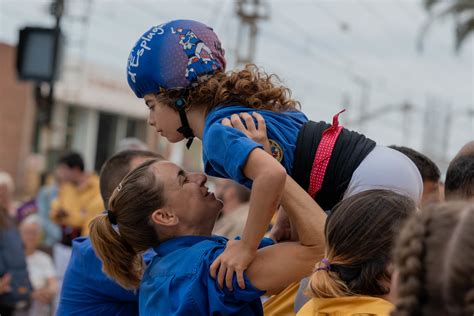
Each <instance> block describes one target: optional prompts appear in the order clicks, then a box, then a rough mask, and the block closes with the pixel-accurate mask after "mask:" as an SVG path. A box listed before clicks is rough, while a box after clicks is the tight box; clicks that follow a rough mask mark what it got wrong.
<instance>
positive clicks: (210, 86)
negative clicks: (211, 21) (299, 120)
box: [157, 65, 300, 113]
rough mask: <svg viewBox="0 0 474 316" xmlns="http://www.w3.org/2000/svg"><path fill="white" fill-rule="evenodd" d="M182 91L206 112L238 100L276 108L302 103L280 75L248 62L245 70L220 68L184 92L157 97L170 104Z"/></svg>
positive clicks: (256, 106)
mask: <svg viewBox="0 0 474 316" xmlns="http://www.w3.org/2000/svg"><path fill="white" fill-rule="evenodd" d="M183 94H184V98H185V100H186V105H187V106H188V107H205V112H206V113H209V111H211V110H212V109H214V108H215V107H218V106H223V105H224V106H225V105H237V104H238V105H243V106H246V107H250V108H254V109H260V110H268V111H273V112H284V111H288V110H294V109H298V108H299V107H300V103H299V102H298V101H295V100H293V99H292V98H291V91H290V89H288V88H287V87H285V86H283V85H282V83H281V81H280V79H279V78H278V76H277V75H275V74H271V75H269V74H267V73H266V72H265V71H263V70H262V69H259V68H258V67H257V66H255V65H247V66H246V67H245V68H244V69H243V70H234V71H229V72H217V73H215V74H214V75H212V76H211V77H210V78H209V79H208V80H207V81H205V82H202V83H200V84H199V85H197V86H196V87H192V88H190V89H187V90H185V91H184V93H183V91H179V90H168V91H165V92H162V93H160V94H159V95H158V96H157V97H158V98H160V100H161V101H163V102H165V103H167V104H168V105H170V106H171V105H173V104H175V102H176V100H177V99H178V98H179V97H182V96H183Z"/></svg>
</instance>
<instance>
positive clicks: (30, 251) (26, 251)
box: [25, 248, 35, 256]
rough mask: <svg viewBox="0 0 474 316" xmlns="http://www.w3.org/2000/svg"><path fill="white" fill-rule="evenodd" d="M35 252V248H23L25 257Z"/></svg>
mask: <svg viewBox="0 0 474 316" xmlns="http://www.w3.org/2000/svg"><path fill="white" fill-rule="evenodd" d="M34 252H35V248H25V255H27V256H31V255H32V254H33V253H34Z"/></svg>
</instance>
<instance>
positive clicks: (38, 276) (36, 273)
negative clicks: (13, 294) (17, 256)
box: [26, 250, 56, 290]
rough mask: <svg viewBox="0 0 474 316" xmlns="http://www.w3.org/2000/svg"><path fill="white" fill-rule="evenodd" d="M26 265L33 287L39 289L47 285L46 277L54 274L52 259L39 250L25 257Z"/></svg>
mask: <svg viewBox="0 0 474 316" xmlns="http://www.w3.org/2000/svg"><path fill="white" fill-rule="evenodd" d="M26 265H27V268H28V274H29V276H30V281H31V285H32V286H33V289H35V290H37V289H41V288H43V287H45V286H46V285H47V282H48V279H49V278H51V277H54V276H56V271H55V268H54V264H53V260H52V259H51V257H50V256H49V255H48V254H46V253H44V252H42V251H39V250H36V251H35V252H34V253H33V254H31V255H29V256H27V257H26Z"/></svg>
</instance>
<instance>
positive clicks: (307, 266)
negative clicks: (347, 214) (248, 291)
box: [246, 176, 326, 294]
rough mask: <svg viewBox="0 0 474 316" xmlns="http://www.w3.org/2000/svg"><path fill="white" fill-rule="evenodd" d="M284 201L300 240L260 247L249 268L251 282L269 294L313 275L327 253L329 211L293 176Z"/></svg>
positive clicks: (284, 194)
mask: <svg viewBox="0 0 474 316" xmlns="http://www.w3.org/2000/svg"><path fill="white" fill-rule="evenodd" d="M282 204H283V207H284V208H285V210H286V211H287V214H288V216H289V217H290V221H291V223H292V225H294V226H295V228H296V230H297V231H298V234H299V238H300V240H299V242H287V243H280V244H277V245H274V246H270V247H266V248H263V249H261V250H259V251H258V252H257V255H256V258H255V259H254V260H253V261H252V263H251V264H250V266H249V268H248V269H247V271H246V274H247V276H248V278H249V279H250V282H251V283H252V284H253V285H254V286H255V287H257V288H258V289H261V290H264V291H267V293H269V294H275V293H279V292H280V291H281V290H283V289H284V288H285V287H287V286H288V285H289V284H290V283H292V282H295V281H298V280H300V279H302V278H303V277H305V276H308V275H310V274H311V272H312V270H313V268H314V264H315V263H316V262H318V261H319V260H321V259H322V258H323V256H324V246H325V239H324V224H325V220H326V214H325V213H324V211H323V210H322V209H321V208H320V207H319V205H318V204H317V203H316V202H315V201H314V200H313V199H312V198H311V197H310V196H309V195H308V194H307V193H306V192H305V191H304V190H303V189H302V188H301V187H300V186H299V185H298V184H297V183H296V182H295V181H294V180H293V179H292V178H291V177H289V176H287V178H286V185H285V190H284V193H283V197H282Z"/></svg>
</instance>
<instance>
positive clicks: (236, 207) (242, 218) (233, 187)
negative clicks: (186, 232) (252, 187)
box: [212, 179, 250, 239]
mask: <svg viewBox="0 0 474 316" xmlns="http://www.w3.org/2000/svg"><path fill="white" fill-rule="evenodd" d="M216 184H217V187H216V193H217V197H218V198H219V199H221V200H222V202H224V206H223V207H222V212H221V215H220V217H219V218H218V219H217V222H216V226H214V230H213V232H212V233H213V234H214V235H220V236H224V237H227V238H229V239H235V237H237V236H240V235H242V231H243V229H244V227H245V222H246V221H247V215H248V212H249V200H250V191H249V190H248V189H247V188H246V187H244V186H242V185H240V184H238V183H236V182H234V181H231V180H228V179H217V180H216Z"/></svg>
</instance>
